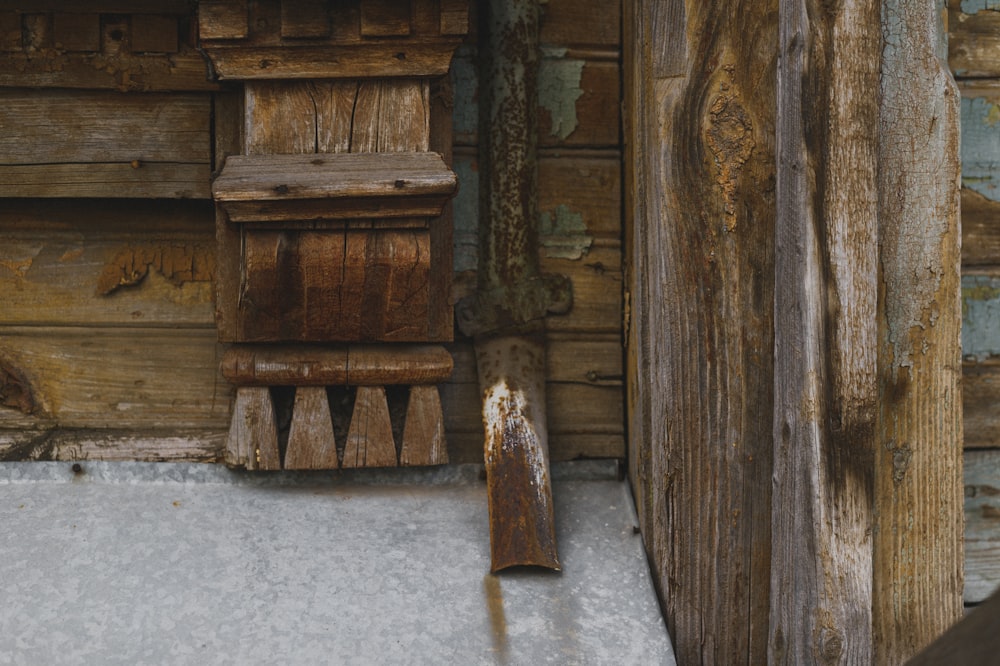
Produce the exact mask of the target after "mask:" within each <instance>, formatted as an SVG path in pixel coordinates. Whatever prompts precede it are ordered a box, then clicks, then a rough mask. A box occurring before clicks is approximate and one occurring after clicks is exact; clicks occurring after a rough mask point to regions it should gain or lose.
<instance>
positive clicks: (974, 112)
mask: <svg viewBox="0 0 1000 666" xmlns="http://www.w3.org/2000/svg"><path fill="white" fill-rule="evenodd" d="M998 2H1000V0H998ZM962 184H963V185H964V186H965V187H967V188H969V189H971V190H975V191H976V192H978V193H980V194H982V195H983V196H984V197H986V198H987V199H991V200H993V201H1000V105H998V104H997V103H995V101H994V100H991V99H985V98H982V97H975V98H972V99H969V98H963V99H962Z"/></svg>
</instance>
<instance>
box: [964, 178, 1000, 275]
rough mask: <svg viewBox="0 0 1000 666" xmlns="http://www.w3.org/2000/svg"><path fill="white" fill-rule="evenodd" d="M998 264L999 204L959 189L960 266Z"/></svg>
mask: <svg viewBox="0 0 1000 666" xmlns="http://www.w3.org/2000/svg"><path fill="white" fill-rule="evenodd" d="M997 264H1000V201H993V200H992V199H987V198H986V197H985V196H983V195H982V194H980V193H978V192H976V191H975V190H971V189H968V188H965V187H963V188H962V265H963V266H990V265H994V266H995V265H997Z"/></svg>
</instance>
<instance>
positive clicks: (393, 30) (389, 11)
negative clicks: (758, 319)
mask: <svg viewBox="0 0 1000 666" xmlns="http://www.w3.org/2000/svg"><path fill="white" fill-rule="evenodd" d="M411 6H412V3H411V2H409V1H404V0H361V36H362V37H400V36H406V35H408V34H410V13H411V11H412V9H411Z"/></svg>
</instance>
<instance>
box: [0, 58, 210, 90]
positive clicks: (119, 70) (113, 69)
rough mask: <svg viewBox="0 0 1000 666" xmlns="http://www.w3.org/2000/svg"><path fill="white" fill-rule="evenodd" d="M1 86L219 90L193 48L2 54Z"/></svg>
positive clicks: (0, 62)
mask: <svg viewBox="0 0 1000 666" xmlns="http://www.w3.org/2000/svg"><path fill="white" fill-rule="evenodd" d="M0 64H2V65H3V67H0V87H6V88H11V87H13V88H67V89H77V90H81V89H86V90H116V91H120V92H126V91H135V92H164V91H167V92H176V91H182V90H188V91H212V90H218V89H219V84H218V83H216V82H215V81H214V80H210V79H209V78H208V77H207V75H206V71H205V59H204V58H203V57H202V56H201V54H200V53H198V52H197V51H195V50H194V49H193V48H187V47H184V48H183V51H182V52H180V53H172V54H169V55H162V54H155V55H146V54H140V55H133V54H131V53H122V52H120V51H119V52H118V53H116V54H114V55H104V54H93V53H66V52H62V51H55V50H46V51H44V52H42V53H41V54H39V53H7V54H2V55H0Z"/></svg>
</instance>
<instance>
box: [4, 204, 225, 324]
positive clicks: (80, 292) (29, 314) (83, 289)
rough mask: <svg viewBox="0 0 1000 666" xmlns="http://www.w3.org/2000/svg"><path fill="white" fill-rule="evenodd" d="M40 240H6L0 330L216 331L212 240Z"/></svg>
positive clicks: (63, 235) (67, 235)
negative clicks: (203, 328) (26, 327)
mask: <svg viewBox="0 0 1000 666" xmlns="http://www.w3.org/2000/svg"><path fill="white" fill-rule="evenodd" d="M77 206H78V207H79V204H77ZM39 236H40V234H35V235H26V234H23V233H22V234H2V235H0V290H2V291H3V293H4V306H3V308H2V309H0V325H27V324H39V323H44V324H58V325H63V326H65V325H70V326H95V325H105V326H107V325H117V326H134V325H170V326H181V327H185V326H188V327H190V326H210V325H212V323H213V315H212V309H213V308H212V288H213V286H212V280H213V277H214V273H215V267H214V265H215V247H214V243H213V242H212V238H211V237H210V236H206V235H204V234H202V235H200V236H194V237H192V236H189V237H188V238H186V239H185V238H183V237H182V238H176V237H175V238H171V237H169V236H166V235H165V234H164V235H159V234H158V235H157V238H158V239H162V240H153V239H152V237H151V236H146V237H145V238H148V239H150V240H144V239H143V237H142V236H141V235H139V234H135V235H134V236H133V237H131V238H114V237H111V238H108V237H106V236H98V237H96V238H94V237H92V236H87V237H84V236H83V235H82V234H80V233H72V232H52V231H50V232H47V233H46V234H45V235H44V237H39Z"/></svg>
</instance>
